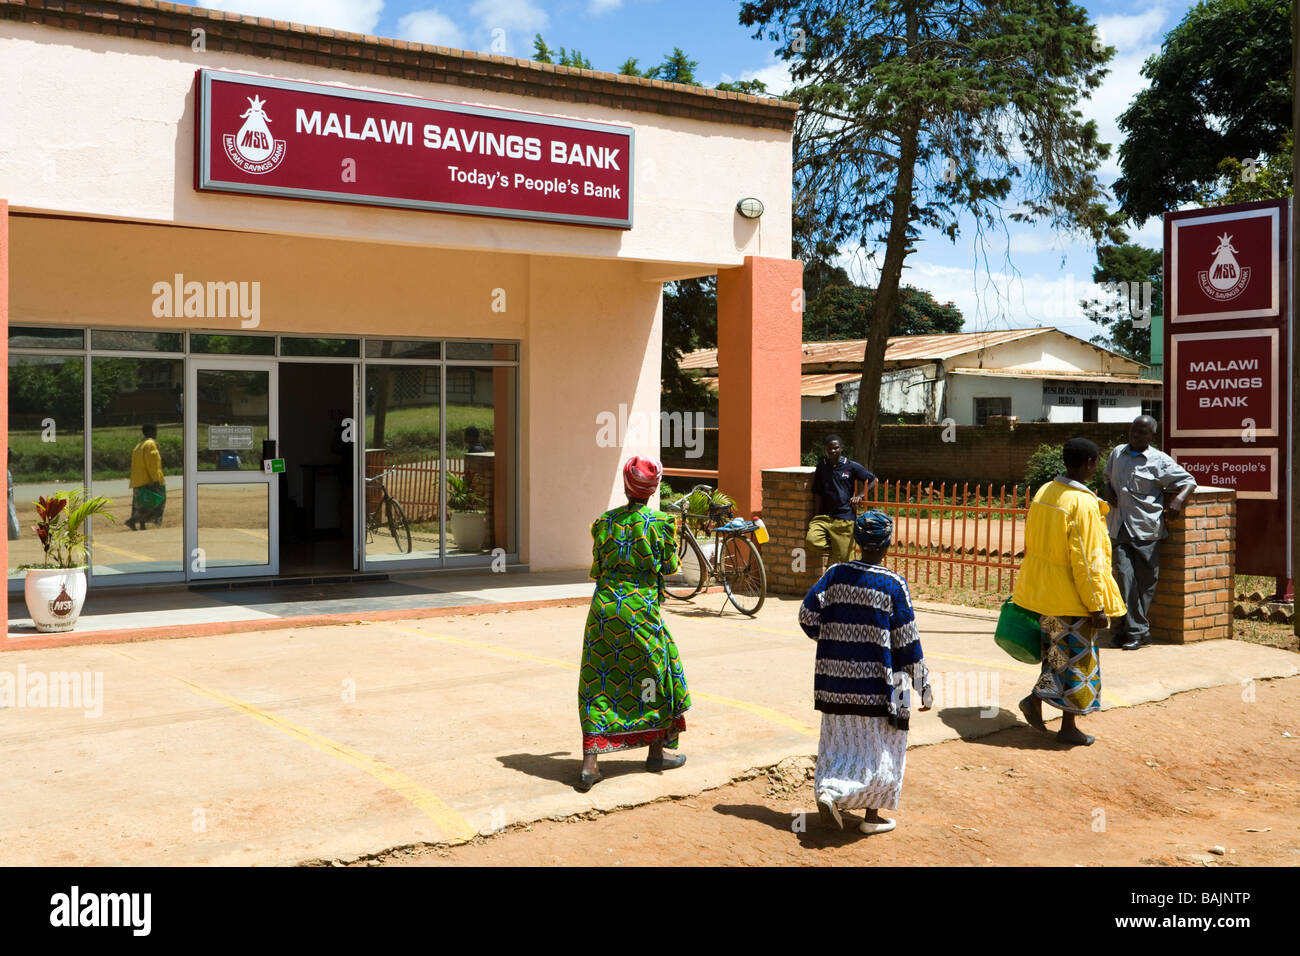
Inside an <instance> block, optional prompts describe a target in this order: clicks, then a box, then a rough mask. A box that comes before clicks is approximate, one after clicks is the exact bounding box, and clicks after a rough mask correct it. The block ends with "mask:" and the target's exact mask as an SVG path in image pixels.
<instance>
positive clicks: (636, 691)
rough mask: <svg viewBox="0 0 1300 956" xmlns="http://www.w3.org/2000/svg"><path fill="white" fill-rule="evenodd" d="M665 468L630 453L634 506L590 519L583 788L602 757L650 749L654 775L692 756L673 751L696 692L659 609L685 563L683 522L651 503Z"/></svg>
mask: <svg viewBox="0 0 1300 956" xmlns="http://www.w3.org/2000/svg"><path fill="white" fill-rule="evenodd" d="M662 474H663V466H662V465H660V464H659V462H657V461H655V460H654V459H653V458H633V459H631V460H630V461H629V462H628V463H627V465H626V466H625V467H624V468H623V489H624V490H625V491H626V492H627V504H626V505H624V506H622V507H619V508H614V509H612V510H610V511H607V512H605V513H604V514H603V515H601V516H600V517H599V518H597V519H596V521H595V522H594V523H593V524H592V526H591V537H592V541H593V545H592V549H591V554H592V563H591V576H592V577H593V578H595V579H596V593H595V594H594V595H593V596H592V599H591V610H590V612H588V614H587V628H586V632H585V635H584V639H583V643H582V666H581V668H580V669H579V676H578V719H579V721H580V722H581V724H582V755H583V760H582V774H581V777H580V779H579V783H578V789H579V790H581V791H583V792H586V791H587V790H590V789H591V788H592V786H593V785H595V784H596V783H597V782H598V781H599V780H600V779H601V774H600V768H599V767H598V766H597V764H596V758H597V756H598V755H599V754H604V753H613V752H614V751H617V750H632V749H634V748H637V747H649V748H650V753H649V756H648V757H647V758H646V762H645V766H646V769H647V770H649V771H651V772H653V773H658V772H660V771H663V770H671V769H673V768H674V767H680V766H681V765H682V764H684V763H685V762H686V757H685V755H683V754H677V753H673V754H665V753H664V749H665V748H667V749H669V750H676V749H677V737H678V735H679V734H680V733H681V732H682V731H683V730H685V729H686V717H685V713H686V709H687V708H688V707H690V706H691V696H690V693H689V692H688V690H687V688H686V672H685V671H684V670H683V669H682V660H681V657H680V656H679V655H678V653H677V645H676V644H675V643H674V642H673V636H672V635H671V634H670V633H668V628H667V627H666V626H665V625H664V622H663V618H662V617H661V616H660V613H659V600H660V597H661V595H662V593H663V592H662V590H661V589H662V585H663V578H664V575H666V574H672V573H673V572H674V571H676V570H677V538H676V523H675V521H674V520H673V518H671V517H669V516H668V515H666V514H664V513H663V512H661V511H655V510H654V509H653V508H651V507H649V505H647V504H646V502H647V501H648V500H649V499H650V496H651V495H653V494H654V493H655V491H656V490H657V489H658V488H659V478H660V476H661V475H662Z"/></svg>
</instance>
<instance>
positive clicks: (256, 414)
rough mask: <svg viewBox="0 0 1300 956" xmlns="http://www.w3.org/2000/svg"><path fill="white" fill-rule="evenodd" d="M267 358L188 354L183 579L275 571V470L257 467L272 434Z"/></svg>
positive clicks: (274, 385)
mask: <svg viewBox="0 0 1300 956" xmlns="http://www.w3.org/2000/svg"><path fill="white" fill-rule="evenodd" d="M276 373H277V369H276V366H275V363H274V362H264V361H256V360H249V359H221V358H215V357H214V358H206V357H205V358H192V359H190V360H189V368H188V380H187V383H186V388H185V401H186V406H187V408H186V415H185V421H186V434H185V448H186V468H185V473H186V476H187V477H189V478H190V480H189V481H188V482H187V483H186V487H185V542H186V555H187V558H186V576H187V578H188V579H189V580H204V579H209V578H226V577H247V576H250V575H272V574H278V573H279V570H280V553H279V552H280V547H279V533H278V531H279V490H280V475H279V474H267V473H266V472H264V471H263V470H262V442H263V441H265V440H266V439H269V438H278V436H279V421H278V418H279V414H278V413H279V401H278V391H277V389H278V376H277V374H276Z"/></svg>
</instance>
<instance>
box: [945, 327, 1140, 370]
mask: <svg viewBox="0 0 1300 956" xmlns="http://www.w3.org/2000/svg"><path fill="white" fill-rule="evenodd" d="M947 367H948V368H949V369H950V370H951V369H957V368H1005V369H1014V368H1024V369H1046V370H1051V371H1060V372H1104V373H1107V374H1112V375H1136V374H1138V372H1139V371H1140V370H1141V365H1139V364H1138V363H1137V362H1133V361H1130V360H1129V359H1126V358H1124V357H1122V356H1119V355H1115V354H1113V353H1110V352H1107V351H1106V350H1105V349H1100V348H1097V347H1096V346H1093V345H1089V344H1088V343H1087V342H1083V341H1080V340H1077V339H1073V338H1070V337H1069V336H1067V335H1064V334H1063V333H1061V332H1057V331H1050V332H1043V333H1041V334H1039V335H1032V336H1029V337H1027V338H1024V339H1019V340H1017V341H1015V342H1006V343H1003V344H1002V345H994V346H991V347H989V348H987V349H981V350H980V351H978V352H968V353H966V354H964V355H956V356H953V357H952V358H951V359H949V360H948V361H947Z"/></svg>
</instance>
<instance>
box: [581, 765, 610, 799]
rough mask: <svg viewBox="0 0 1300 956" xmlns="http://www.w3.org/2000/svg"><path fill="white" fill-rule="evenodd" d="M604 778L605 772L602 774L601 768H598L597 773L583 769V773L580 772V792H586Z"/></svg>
mask: <svg viewBox="0 0 1300 956" xmlns="http://www.w3.org/2000/svg"><path fill="white" fill-rule="evenodd" d="M604 779H605V776H604V774H602V773H601V772H600V771H599V770H597V771H596V772H595V773H587V772H586V771H585V770H584V771H582V773H580V774H578V792H579V793H586V792H587V791H588V790H590V789H591V788H592V787H594V786H595V785H596V784H598V783H600V782H601V781H602V780H604Z"/></svg>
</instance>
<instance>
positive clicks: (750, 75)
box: [720, 60, 794, 96]
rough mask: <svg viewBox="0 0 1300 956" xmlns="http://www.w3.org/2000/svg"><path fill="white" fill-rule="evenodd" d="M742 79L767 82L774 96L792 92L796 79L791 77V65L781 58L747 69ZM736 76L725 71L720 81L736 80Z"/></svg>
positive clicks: (742, 74) (768, 88) (730, 81)
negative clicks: (756, 67)
mask: <svg viewBox="0 0 1300 956" xmlns="http://www.w3.org/2000/svg"><path fill="white" fill-rule="evenodd" d="M740 78H741V79H742V80H762V81H763V82H764V83H766V84H767V91H768V93H771V94H772V95H774V96H782V95H784V94H786V93H788V92H790V88H791V87H792V86H794V81H793V80H792V79H791V78H790V67H789V66H788V65H787V64H786V63H784V62H781V61H779V60H775V61H773V62H772V63H769V64H768V65H767V66H763V67H759V68H758V69H756V70H745V71H744V72H743V73H741V74H740ZM735 79H736V78H735V77H734V76H732V75H731V74H729V73H723V74H722V76H721V77H720V82H723V83H732V82H735Z"/></svg>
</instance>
